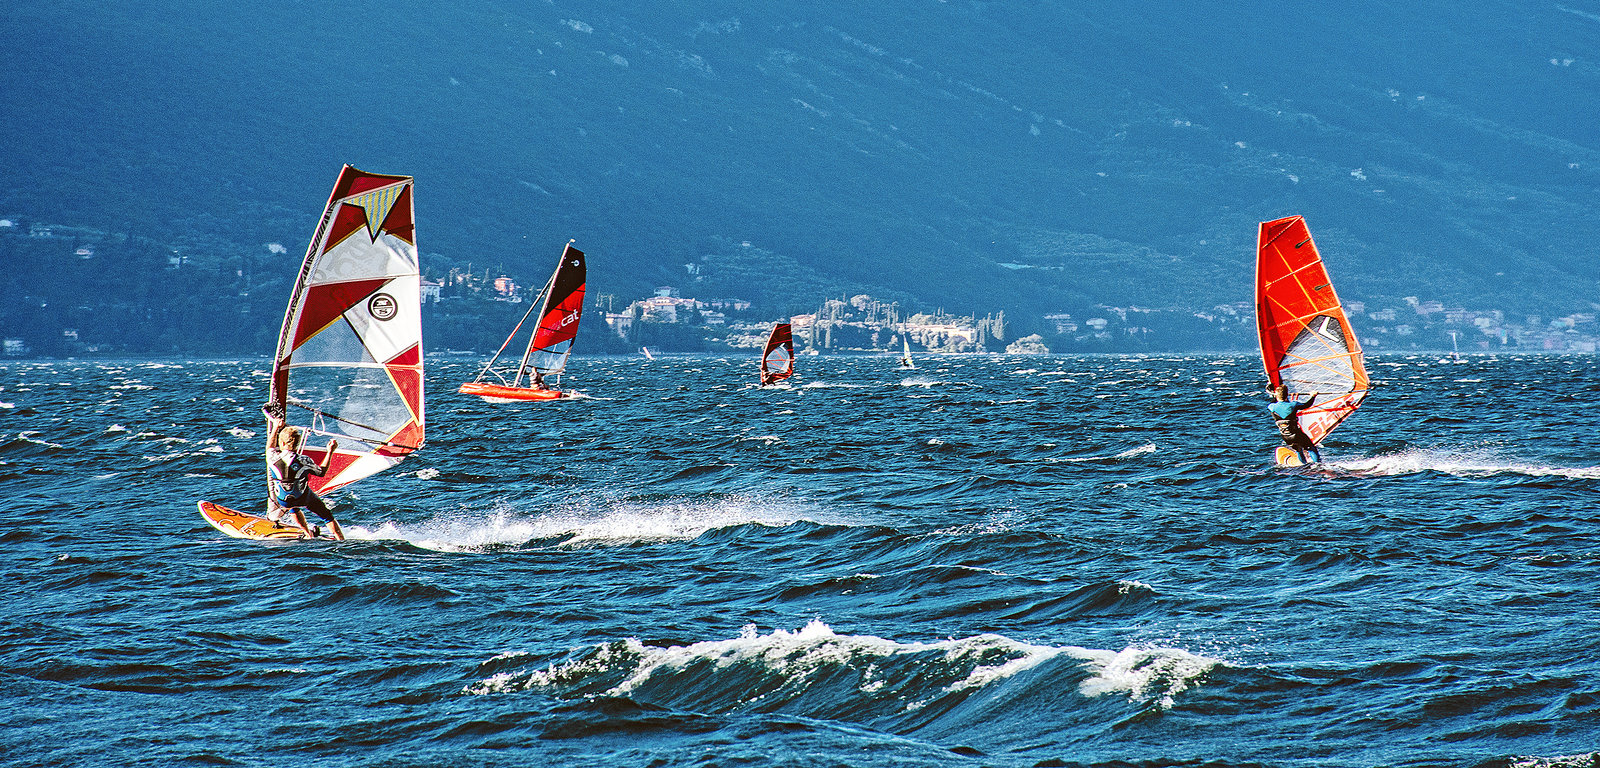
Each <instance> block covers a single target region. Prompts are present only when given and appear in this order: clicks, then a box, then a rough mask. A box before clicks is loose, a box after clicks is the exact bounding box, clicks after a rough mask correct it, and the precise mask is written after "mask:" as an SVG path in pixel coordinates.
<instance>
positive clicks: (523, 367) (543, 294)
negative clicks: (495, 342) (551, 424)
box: [511, 270, 560, 387]
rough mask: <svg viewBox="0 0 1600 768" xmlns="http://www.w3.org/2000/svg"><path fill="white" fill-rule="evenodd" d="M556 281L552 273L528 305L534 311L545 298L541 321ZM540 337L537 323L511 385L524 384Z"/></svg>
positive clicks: (529, 336)
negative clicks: (523, 376) (529, 362)
mask: <svg viewBox="0 0 1600 768" xmlns="http://www.w3.org/2000/svg"><path fill="white" fill-rule="evenodd" d="M557 271H560V270H557ZM555 282H556V276H555V273H551V275H550V279H549V280H546V281H545V284H544V287H543V288H540V289H539V295H538V296H536V297H534V300H533V306H530V307H528V311H529V312H532V311H533V307H537V306H540V304H539V299H541V298H542V299H544V306H542V307H541V308H540V310H539V319H540V320H541V321H543V320H544V315H545V312H546V311H547V310H548V309H549V306H548V305H549V304H550V293H551V291H550V286H552V285H555ZM522 317H523V319H524V320H526V319H527V317H528V316H527V315H523V316H522ZM517 325H518V326H521V325H522V323H517ZM512 333H513V334H515V333H516V331H512ZM538 339H539V328H538V327H537V325H536V326H535V327H534V329H533V332H532V333H530V334H528V348H527V349H525V350H523V351H522V362H519V363H517V374H516V377H515V378H513V379H512V380H511V386H513V387H516V386H521V384H522V374H523V372H525V371H527V370H528V358H531V357H533V343H534V342H535V341H537V340H538Z"/></svg>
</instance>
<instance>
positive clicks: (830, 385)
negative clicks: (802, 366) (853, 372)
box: [800, 381, 867, 389]
mask: <svg viewBox="0 0 1600 768" xmlns="http://www.w3.org/2000/svg"><path fill="white" fill-rule="evenodd" d="M866 386H867V385H865V384H844V383H834V382H831V381H810V382H806V383H805V384H802V385H800V388H801V389H865V388H866Z"/></svg>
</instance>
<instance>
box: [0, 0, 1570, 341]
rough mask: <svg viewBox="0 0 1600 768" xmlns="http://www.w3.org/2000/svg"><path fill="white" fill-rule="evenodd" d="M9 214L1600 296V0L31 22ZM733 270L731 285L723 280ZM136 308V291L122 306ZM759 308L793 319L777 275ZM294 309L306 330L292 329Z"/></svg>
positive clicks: (43, 18)
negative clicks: (326, 203)
mask: <svg viewBox="0 0 1600 768" xmlns="http://www.w3.org/2000/svg"><path fill="white" fill-rule="evenodd" d="M0 25H4V26H3V28H4V29H5V30H6V33H5V39H6V41H7V44H6V45H4V46H0V93H3V94H4V96H3V98H0V140H3V142H4V144H5V146H7V147H8V151H6V152H4V153H0V213H8V214H9V213H17V214H21V215H27V216H33V217H37V218H38V219H40V220H49V221H56V222H62V223H70V224H79V225H85V226H98V227H104V228H106V229H109V230H114V231H127V232H135V233H138V234H140V235H143V236H149V237H154V238H158V239H164V240H167V241H171V242H175V243H180V244H181V243H204V244H207V247H209V248H216V247H219V246H217V245H215V244H218V243H222V244H231V245H233V246H236V247H238V248H241V249H252V252H254V251H255V250H256V249H260V248H261V245H262V244H263V243H267V242H282V243H285V244H286V245H289V250H290V255H289V256H287V257H285V258H287V259H292V258H294V256H295V254H296V252H297V251H298V249H299V248H300V247H303V244H304V242H305V240H306V239H307V238H309V236H310V234H311V230H312V229H313V228H314V226H315V220H316V215H317V213H318V212H319V211H320V208H321V205H322V202H323V200H324V199H325V196H326V194H327V188H328V185H329V184H330V183H331V181H332V179H333V177H334V175H335V173H336V171H337V168H338V166H339V164H340V163H344V162H349V163H351V164H354V165H357V166H359V167H362V168H365V169H369V170H373V171H377V172H383V173H408V174H413V175H415V176H416V177H417V179H418V187H417V198H416V199H417V209H418V218H419V221H420V222H421V224H420V227H419V236H420V239H421V240H420V242H421V247H422V250H423V252H424V254H425V255H427V254H430V253H432V254H439V255H442V256H445V257H448V258H451V259H455V260H459V261H473V262H474V263H477V264H489V263H503V264H506V265H508V267H510V266H514V267H515V268H517V269H518V270H520V271H521V272H522V273H523V274H525V275H526V276H528V277H536V278H538V279H542V274H543V273H544V272H545V271H547V270H548V268H549V266H548V264H549V262H551V261H552V260H553V258H554V254H555V253H557V252H558V249H559V247H560V244H561V243H563V242H565V241H566V239H568V238H576V239H577V240H578V242H579V244H580V246H581V247H583V248H585V250H586V251H588V252H589V253H591V254H592V255H593V257H592V259H591V265H590V270H591V288H592V290H598V291H607V292H612V293H616V294H619V295H623V296H629V295H639V294H643V293H645V292H647V291H648V290H649V289H650V288H651V287H653V286H655V285H659V284H675V285H680V287H683V288H684V289H685V292H686V293H691V294H692V293H693V291H694V288H693V285H692V283H690V282H689V280H690V278H688V277H687V276H686V275H685V273H684V271H683V267H682V265H683V264H685V263H690V262H695V261H697V260H701V259H702V258H703V257H711V258H709V259H708V260H707V261H708V263H709V264H712V265H714V264H715V263H716V261H717V257H720V256H729V255H731V254H730V253H729V251H730V250H731V249H738V248H742V247H745V246H744V245H743V244H745V243H749V244H750V245H749V247H750V248H752V249H755V250H757V251H759V252H765V253H771V254H778V255H780V256H781V257H782V258H783V259H784V260H785V261H786V262H788V263H789V264H791V266H790V267H788V269H789V271H791V272H794V273H795V274H792V275H790V278H791V279H792V280H793V283H792V285H797V286H799V287H798V288H791V289H790V290H795V291H798V292H800V293H804V292H805V289H806V288H807V287H808V286H809V287H810V288H811V290H812V291H813V295H795V296H788V297H776V298H774V299H773V301H774V304H775V308H776V309H788V310H793V311H801V310H804V309H806V308H809V307H812V306H815V304H816V302H817V301H818V300H819V299H820V298H822V297H824V296H826V295H838V294H839V293H840V292H844V291H849V292H857V291H864V292H872V293H876V294H879V295H893V296H905V297H908V298H911V299H914V300H916V301H920V302H924V303H925V304H926V305H928V306H934V305H939V306H947V307H948V308H950V309H952V310H955V311H964V312H965V311H979V312H982V311H990V310H996V309H1005V310H1006V311H1007V312H1008V313H1011V314H1012V316H1013V317H1014V318H1019V319H1016V320H1013V322H1014V323H1016V322H1023V323H1024V325H1025V321H1022V320H1020V318H1025V317H1027V316H1029V315H1032V316H1037V315H1040V314H1043V313H1046V312H1050V311H1055V310H1060V309H1071V308H1074V307H1082V306H1085V305H1092V304H1094V303H1105V304H1111V305H1118V306H1122V305H1128V304H1138V305H1140V306H1153V307H1170V308H1193V309H1204V308H1208V307H1210V306H1212V305H1215V304H1220V303H1232V302H1238V301H1244V300H1248V299H1249V298H1250V291H1251V273H1252V270H1253V264H1252V259H1253V250H1254V238H1255V229H1256V223H1257V222H1259V221H1262V220H1265V219H1270V218H1275V217H1278V216H1283V215H1289V214H1295V213H1300V214H1304V215H1306V217H1307V219H1308V221H1309V222H1310V225H1311V228H1312V232H1313V233H1314V234H1315V235H1316V237H1317V239H1318V242H1319V244H1320V245H1321V246H1322V249H1323V251H1324V254H1325V255H1326V256H1327V257H1328V260H1329V263H1330V269H1331V271H1332V273H1333V275H1334V277H1335V279H1336V280H1337V281H1338V284H1339V289H1340V292H1341V294H1342V295H1343V296H1345V298H1346V299H1361V300H1367V301H1378V300H1385V299H1387V300H1395V299H1397V298H1398V297H1404V296H1420V297H1423V298H1424V299H1436V300H1440V301H1443V302H1445V303H1446V304H1452V305H1468V306H1475V307H1480V308H1504V309H1506V310H1508V311H1517V312H1530V313H1538V312H1544V313H1546V315H1547V316H1548V314H1549V313H1552V312H1557V311H1572V310H1577V309H1583V310H1587V309H1588V308H1589V307H1590V302H1593V301H1595V300H1596V299H1597V298H1600V297H1597V293H1596V288H1597V287H1600V265H1597V261H1596V259H1595V258H1594V256H1595V246H1594V245H1593V243H1595V242H1600V237H1597V236H1600V223H1597V220H1596V216H1595V201H1596V200H1597V199H1600V197H1597V195H1596V192H1597V190H1600V145H1597V142H1600V132H1597V131H1596V130H1595V128H1596V126H1597V125H1600V99H1597V98H1596V96H1597V95H1600V63H1597V61H1596V60H1595V59H1594V58H1593V52H1594V51H1596V50H1600V4H1595V3H1578V2H1568V3H1536V2H1488V3H1470V4H1456V3H1443V2H1421V3H1418V2H1408V3H1381V2H1357V3H1353V4H1347V5H1341V6H1338V7H1322V6H1314V5H1311V4H1304V5H1290V6H1285V5H1282V4H1277V3H1263V2H1247V3H1242V4H1241V3H1228V4H1223V3H1124V2H1112V3H1103V4H1096V5H1095V6H1094V7H1092V8H1075V7H1072V6H1071V4H1058V3H1043V2H1017V3H971V2H938V1H937V0H889V1H888V2H882V3H870V4H856V3H837V2H811V3H802V4H796V5H794V6H793V7H789V6H782V7H775V8H762V7H757V8H751V7H748V6H747V5H745V4H737V3H728V2H715V1H707V0H682V1H679V2H659V3H646V4H631V3H618V2H604V1H596V2H588V1H581V2H580V1H573V0H561V1H559V2H540V3H516V2H499V3H495V2H486V3H473V4H451V3H417V2H398V3H353V2H334V3H326V4H303V3H289V2H282V1H281V0H268V1H267V2H264V3H259V4H253V5H249V6H248V7H246V6H236V5H233V4H218V3H210V2H198V1H193V0H191V1H187V2H185V1H183V0H163V1H158V2H143V3H134V4H130V5H128V6H115V5H112V6H106V5H104V4H100V3H88V2H81V0H67V1H66V2H51V3H44V2H37V1H36V0H23V2H21V3H20V4H16V5H15V6H14V7H13V8H12V9H10V10H9V11H8V12H7V13H6V15H5V16H4V18H3V19H0ZM713 271H714V270H713ZM113 290H114V288H113ZM748 290H749V292H750V293H751V294H752V295H754V296H757V297H758V298H759V297H760V294H761V291H762V290H763V289H762V286H761V285H751V286H749V287H748ZM261 322H267V323H269V324H270V323H271V322H275V321H273V320H262V321H261Z"/></svg>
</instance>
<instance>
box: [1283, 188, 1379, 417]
mask: <svg viewBox="0 0 1600 768" xmlns="http://www.w3.org/2000/svg"><path fill="white" fill-rule="evenodd" d="M1256 330H1257V331H1258V332H1259V334H1260V338H1261V357H1262V360H1263V362H1264V363H1265V365H1266V369H1267V380H1268V382H1269V384H1270V386H1271V387H1276V386H1278V385H1279V384H1283V385H1286V386H1287V387H1288V388H1289V394H1290V396H1291V397H1293V396H1296V395H1301V396H1303V395H1306V394H1309V393H1312V392H1316V393H1318V394H1317V396H1316V397H1315V398H1314V399H1313V401H1312V402H1311V404H1310V405H1309V406H1308V407H1307V408H1306V409H1304V410H1302V411H1300V414H1299V417H1300V429H1301V430H1302V431H1304V432H1305V434H1306V436H1307V437H1309V438H1311V441H1312V442H1313V443H1321V442H1322V439H1323V438H1324V437H1326V436H1327V435H1328V433H1329V432H1332V431H1333V429H1334V427H1337V426H1338V425H1339V422H1341V421H1344V420H1345V419H1346V418H1348V417H1349V416H1350V414H1352V413H1354V412H1355V410H1356V408H1358V407H1360V406H1361V401H1362V400H1363V399H1364V398H1366V396H1367V390H1368V389H1369V388H1370V387H1371V382H1370V380H1369V379H1368V378H1367V368H1366V365H1365V364H1364V363H1363V362H1362V355H1361V344H1360V343H1359V342H1358V341H1356V335H1355V332H1354V331H1352V330H1351V329H1350V320H1349V318H1347V317H1345V312H1344V307H1343V306H1342V305H1341V304H1340V303H1339V297H1338V296H1337V295H1336V294H1335V293H1334V291H1333V283H1332V282H1331V281H1330V280H1329V279H1328V271H1327V269H1326V268H1325V267H1324V266H1323V264H1322V256H1321V255H1320V254H1318V253H1317V246H1316V244H1315V243H1313V242H1311V232H1310V230H1308V229H1307V228H1306V222H1305V219H1303V218H1301V217H1299V216H1290V217H1288V218H1283V219H1278V220H1276V221H1268V222H1264V223H1262V225H1261V230H1260V236H1259V240H1258V245H1257V249H1256Z"/></svg>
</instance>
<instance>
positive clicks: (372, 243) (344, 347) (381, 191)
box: [267, 165, 423, 494]
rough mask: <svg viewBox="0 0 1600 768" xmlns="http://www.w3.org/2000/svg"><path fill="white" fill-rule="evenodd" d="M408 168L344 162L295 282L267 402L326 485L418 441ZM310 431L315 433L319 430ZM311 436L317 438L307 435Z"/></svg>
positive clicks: (417, 297) (355, 475)
mask: <svg viewBox="0 0 1600 768" xmlns="http://www.w3.org/2000/svg"><path fill="white" fill-rule="evenodd" d="M413 222H414V219H413V212H412V203H411V177H410V176H383V175H379V174H375V173H366V172H364V171H359V170H357V169H355V168H352V167H351V166H348V165H347V166H345V167H344V170H343V171H342V172H340V174H339V180H338V182H337V183H335V184H334V187H333V194H332V195H330V196H329V198H328V205H327V208H325V209H324V210H323V212H322V222H321V223H320V224H319V225H318V226H317V233H316V236H315V237H313V238H312V240H311V245H310V247H309V248H307V250H306V258H305V262H304V263H303V264H302V265H301V267H300V276H299V278H298V279H297V280H296V281H295V286H294V293H293V294H292V295H291V296H290V299H289V307H288V310H287V311H286V312H285V313H284V318H283V328H282V330H281V331H280V332H279V335H278V351H277V355H276V356H275V357H274V362H273V367H272V384H271V388H270V394H269V398H270V399H269V401H268V404H267V408H268V410H269V411H270V412H271V413H272V414H273V415H278V414H281V415H282V418H283V421H284V423H286V424H289V425H292V426H297V427H300V428H301V429H303V430H304V431H305V433H306V436H307V439H306V446H305V448H304V449H303V450H302V453H304V454H306V455H307V456H308V457H309V458H311V459H312V460H314V461H316V462H318V463H321V461H322V459H323V457H324V455H325V454H326V452H327V449H326V445H327V442H328V441H329V440H333V439H336V440H338V441H339V447H338V450H337V451H334V454H333V458H332V461H331V464H330V466H329V467H328V473H327V474H326V475H325V476H323V477H315V476H313V477H311V478H310V481H311V489H312V490H313V491H316V492H317V493H319V494H320V493H326V492H328V491H331V490H333V489H335V488H339V487H342V486H345V485H349V484H350V483H353V482H355V481H357V480H360V479H361V478H364V477H367V476H369V475H372V474H374V473H376V472H381V471H383V470H384V469H387V468H389V467H390V466H393V465H394V464H396V463H399V461H400V460H401V459H404V458H405V457H406V456H407V455H409V454H410V453H411V452H412V451H415V450H417V449H418V448H420V447H422V439H423V399H422V311H421V309H422V296H421V292H422V276H421V274H420V273H419V271H418V269H417V243H416V233H415V225H414V223H413ZM317 438H323V439H321V440H317ZM313 442H320V443H321V444H322V445H321V446H317V445H313V444H312V443H313Z"/></svg>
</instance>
